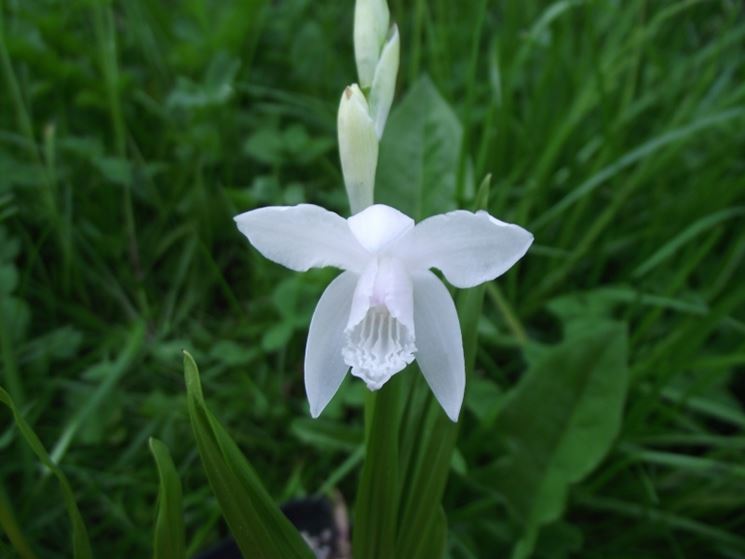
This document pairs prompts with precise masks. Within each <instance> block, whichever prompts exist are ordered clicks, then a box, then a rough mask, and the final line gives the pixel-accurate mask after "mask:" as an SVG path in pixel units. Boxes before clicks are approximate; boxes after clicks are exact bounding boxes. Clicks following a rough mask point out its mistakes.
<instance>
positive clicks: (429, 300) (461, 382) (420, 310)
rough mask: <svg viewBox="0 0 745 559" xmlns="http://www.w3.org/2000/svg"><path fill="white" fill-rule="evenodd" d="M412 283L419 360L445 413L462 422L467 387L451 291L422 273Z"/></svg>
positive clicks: (425, 273)
mask: <svg viewBox="0 0 745 559" xmlns="http://www.w3.org/2000/svg"><path fill="white" fill-rule="evenodd" d="M412 280H413V283H414V324H415V325H416V347H417V352H416V360H417V363H419V368H420V369H421V371H422V374H423V375H424V378H425V380H426V381H427V384H428V385H429V387H430V388H431V389H432V392H433V393H434V395H435V398H437V401H438V402H439V403H440V405H441V406H442V408H443V409H444V410H445V413H446V414H447V415H448V417H449V418H450V419H451V420H452V421H458V414H459V413H460V408H461V405H462V404H463V394H464V391H465V387H466V365H465V359H464V357H463V339H462V337H461V332H460V322H459V321H458V313H457V312H456V310H455V304H454V303H453V299H452V297H450V293H448V290H447V288H446V287H445V286H444V285H443V283H442V282H441V281H440V280H439V279H438V278H437V276H435V275H434V274H433V273H432V272H428V271H425V272H419V273H417V274H414V275H413V276H412Z"/></svg>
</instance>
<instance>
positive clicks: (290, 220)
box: [235, 204, 533, 421]
mask: <svg viewBox="0 0 745 559" xmlns="http://www.w3.org/2000/svg"><path fill="white" fill-rule="evenodd" d="M235 221H236V223H237V225H238V229H239V230H240V231H241V232H242V233H243V234H244V235H245V236H246V237H248V240H249V241H250V242H251V243H252V244H253V245H254V246H255V247H256V248H257V249H258V250H259V252H261V253H262V254H263V255H264V256H265V257H267V258H268V259H270V260H273V261H274V262H277V263H279V264H282V265H283V266H286V267H288V268H290V269H292V270H296V271H299V272H303V271H306V270H308V269H310V268H318V267H323V266H334V267H336V268H341V269H342V270H344V272H343V273H342V274H341V275H339V276H338V277H337V278H336V279H334V281H332V282H331V284H330V285H329V286H328V287H327V288H326V290H325V291H324V293H323V295H322V296H321V299H320V301H318V306H317V307H316V310H315V312H314V313H313V318H312V319H311V322H310V331H309V333H308V343H307V346H306V350H305V389H306V392H307V394H308V401H309V403H310V413H311V415H312V416H313V417H318V416H319V415H320V413H321V412H322V411H323V409H324V408H325V407H326V405H327V404H328V402H329V401H330V400H331V398H332V397H333V395H334V394H335V393H336V391H337V390H338V388H339V385H340V384H341V382H342V380H343V378H344V375H345V374H346V373H347V371H348V370H349V368H350V367H351V369H352V374H353V375H354V376H357V377H360V378H361V379H363V380H364V381H365V382H366V383H367V386H368V388H369V389H371V390H377V389H379V388H380V387H381V386H383V384H385V382H386V381H387V380H388V379H390V378H391V377H392V376H393V375H394V374H396V373H397V372H399V371H401V370H402V369H404V368H405V367H406V365H408V364H409V363H411V362H412V361H413V360H414V359H416V360H417V362H418V363H419V368H420V369H421V371H422V374H423V375H424V378H425V379H426V381H427V383H428V384H429V387H430V388H431V389H432V392H433V393H434V395H435V397H436V398H437V401H438V402H439V403H440V405H441V406H442V407H443V409H444V410H445V412H446V413H447V415H448V417H450V419H451V420H453V421H457V419H458V415H459V413H460V408H461V404H462V403H463V393H464V389H465V362H464V358H463V341H462V338H461V331H460V323H459V321H458V315H457V313H456V310H455V305H454V304H453V299H452V298H451V297H450V293H449V292H448V290H447V288H446V287H445V285H443V283H442V282H441V281H440V280H439V279H438V278H437V276H435V275H434V274H433V273H432V272H431V271H430V268H437V269H439V270H440V271H441V272H442V273H443V274H444V276H445V278H447V280H448V281H449V282H450V283H451V284H453V285H454V286H456V287H460V288H466V287H473V286H476V285H478V284H480V283H483V282H486V281H490V280H492V279H494V278H496V277H497V276H500V275H501V274H503V273H504V272H506V271H507V270H508V269H509V268H511V267H512V266H513V265H514V264H515V263H516V262H517V261H518V260H519V259H520V258H521V257H522V256H523V255H524V254H525V252H526V251H527V250H528V247H529V246H530V245H531V243H532V242H533V235H531V234H530V233H529V232H528V231H526V230H525V229H523V228H522V227H519V226H517V225H512V224H509V223H504V222H502V221H499V220H498V219H495V218H494V217H492V216H490V215H489V214H488V213H486V212H483V211H480V212H476V213H472V212H468V211H464V210H456V211H453V212H449V213H446V214H442V215H438V216H434V217H430V218H429V219H425V220H424V221H422V222H421V223H419V224H418V225H416V226H415V225H414V220H412V219H411V218H410V217H408V216H406V215H404V214H402V213H401V212H399V211H398V210H396V209H394V208H391V207H389V206H385V205H381V204H377V205H373V206H370V207H368V208H366V209H365V210H363V211H362V212H360V213H358V214H356V215H353V216H352V217H350V218H349V219H344V218H343V217H341V216H339V215H337V214H335V213H333V212H330V211H328V210H325V209H323V208H321V207H319V206H314V205H311V204H300V205H298V206H274V207H266V208H260V209H257V210H252V211H249V212H245V213H242V214H240V215H238V216H236V217H235Z"/></svg>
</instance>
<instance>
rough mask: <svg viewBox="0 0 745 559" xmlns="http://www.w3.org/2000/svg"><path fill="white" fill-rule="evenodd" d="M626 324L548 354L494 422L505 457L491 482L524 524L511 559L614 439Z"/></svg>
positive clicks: (606, 326) (598, 327) (527, 547)
mask: <svg viewBox="0 0 745 559" xmlns="http://www.w3.org/2000/svg"><path fill="white" fill-rule="evenodd" d="M628 380H629V371H628V366H627V336H626V330H625V326H624V325H622V324H619V323H615V322H610V321H605V322H600V321H599V322H596V323H595V325H594V327H593V328H592V329H589V328H588V329H584V330H582V332H581V333H577V334H576V335H575V336H572V337H569V338H568V339H567V340H566V341H564V342H563V343H561V344H560V345H557V346H555V347H553V348H550V349H548V350H546V351H545V352H544V353H543V354H542V355H541V356H540V358H539V359H538V360H537V361H536V362H535V363H534V364H533V365H532V367H531V368H530V369H529V370H528V372H527V373H526V374H525V376H524V378H523V379H522V380H521V382H520V384H519V385H518V386H517V387H516V388H515V389H514V391H513V392H512V394H511V395H510V396H509V397H508V400H507V402H506V403H505V406H504V408H503V409H502V413H501V414H500V416H499V418H498V419H497V426H496V429H497V432H498V433H500V434H503V436H504V441H505V447H506V452H507V456H506V457H505V459H504V460H503V461H502V462H500V463H499V464H497V466H496V467H495V468H494V470H493V472H492V473H493V477H494V485H495V486H496V488H497V490H498V491H499V492H500V493H501V494H502V495H503V496H504V498H505V500H506V502H507V505H508V506H509V508H510V510H511V511H512V512H513V513H514V514H515V516H516V517H517V518H518V519H519V520H520V521H521V523H522V524H523V527H524V535H523V538H522V539H521V541H520V542H519V543H518V544H517V546H516V548H515V550H514V557H528V556H529V555H530V554H531V552H532V550H533V547H534V545H535V539H536V537H537V535H538V530H539V529H540V527H541V526H542V525H544V524H547V523H549V522H553V521H555V520H558V519H559V518H560V517H561V514H562V512H563V510H564V506H565V502H566V498H567V492H568V490H569V486H570V485H571V484H573V483H576V482H578V481H580V480H581V479H583V478H584V477H585V476H586V475H587V474H589V473H590V472H591V471H592V470H593V469H594V468H595V467H596V466H597V465H598V464H599V463H600V461H601V460H602V458H603V457H604V456H605V454H606V453H607V452H608V449H609V448H610V446H611V443H612V442H613V439H614V438H615V436H616V435H617V434H618V431H619V429H620V426H621V417H622V412H623V405H624V401H625V398H626V391H627V388H628Z"/></svg>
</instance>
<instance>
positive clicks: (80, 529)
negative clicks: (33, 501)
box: [0, 388, 93, 559]
mask: <svg viewBox="0 0 745 559" xmlns="http://www.w3.org/2000/svg"><path fill="white" fill-rule="evenodd" d="M0 402H2V403H4V404H5V405H6V406H8V408H9V409H10V411H11V412H12V413H13V419H14V420H15V423H16V426H17V427H18V430H19V431H20V432H21V435H22V436H23V438H24V440H25V441H26V443H28V445H29V446H30V447H31V450H32V451H33V452H34V454H36V456H37V458H38V459H39V460H40V461H41V463H42V464H44V465H45V466H46V467H47V468H49V469H50V470H51V471H52V473H53V474H54V476H55V477H56V478H57V480H58V481H59V484H60V487H61V488H62V496H63V498H64V500H65V505H66V506H67V514H68V516H69V517H70V523H71V524H72V549H73V557H74V559H90V558H91V557H92V556H93V555H92V553H91V544H90V541H89V540H88V532H87V530H86V529H85V524H84V523H83V517H82V516H81V515H80V510H79V509H78V505H77V503H76V502H75V494H74V493H73V491H72V488H71V487H70V483H69V482H68V481H67V477H65V474H64V473H62V470H60V468H59V467H58V466H57V464H55V463H54V462H52V460H51V459H50V458H49V454H48V453H47V451H46V449H45V448H44V445H43V444H41V441H40V440H39V437H37V436H36V433H34V431H33V429H31V426H30V425H29V424H28V423H26V420H25V419H23V417H22V416H21V414H20V413H19V412H18V409H17V408H16V405H15V403H14V402H13V400H12V398H11V397H10V394H8V393H7V392H6V391H5V390H4V389H3V388H0Z"/></svg>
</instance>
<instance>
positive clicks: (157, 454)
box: [150, 438, 186, 559]
mask: <svg viewBox="0 0 745 559" xmlns="http://www.w3.org/2000/svg"><path fill="white" fill-rule="evenodd" d="M150 452H151V453H152V454H153V458H154V459H155V465H156V466H157V468H158V478H159V479H160V488H159V489H158V515H157V517H156V519H155V534H154V537H153V557H154V559H184V558H185V557H186V551H185V545H184V517H183V512H182V510H183V509H182V505H181V480H180V479H179V476H178V472H177V471H176V467H175V466H174V464H173V460H172V459H171V454H170V452H168V447H167V446H166V445H164V444H163V443H162V442H160V441H159V440H157V439H154V438H151V439H150Z"/></svg>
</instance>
